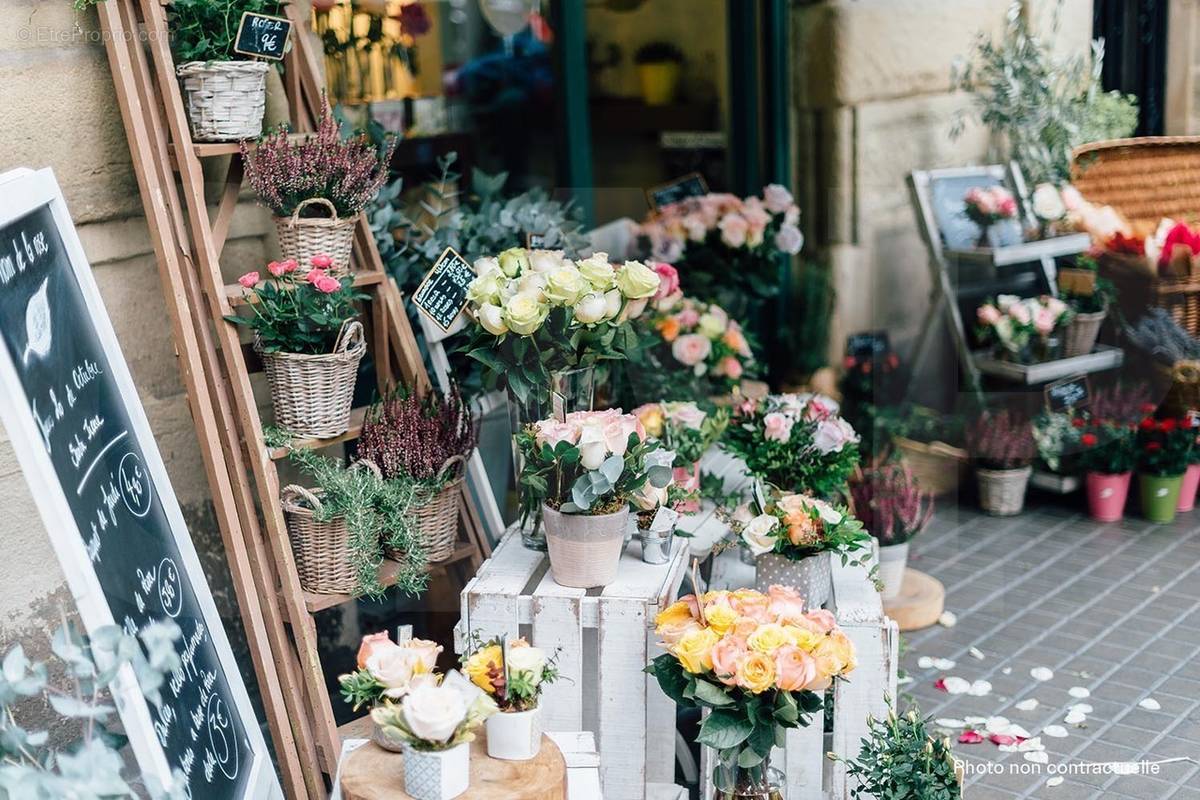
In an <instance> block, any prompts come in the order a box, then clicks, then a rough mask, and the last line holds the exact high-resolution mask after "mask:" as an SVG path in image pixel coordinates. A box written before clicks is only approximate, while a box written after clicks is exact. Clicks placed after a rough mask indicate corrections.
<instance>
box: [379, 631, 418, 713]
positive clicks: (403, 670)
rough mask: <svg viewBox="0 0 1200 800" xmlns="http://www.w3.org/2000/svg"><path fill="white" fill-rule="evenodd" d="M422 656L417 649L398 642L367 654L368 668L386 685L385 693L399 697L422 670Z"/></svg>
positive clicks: (406, 691)
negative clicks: (408, 647)
mask: <svg viewBox="0 0 1200 800" xmlns="http://www.w3.org/2000/svg"><path fill="white" fill-rule="evenodd" d="M421 667H422V662H421V657H420V655H419V654H418V652H417V651H416V650H409V649H407V648H404V647H401V646H400V645H398V644H391V645H390V646H387V647H383V646H380V647H376V648H375V650H374V651H373V652H372V653H371V655H369V656H367V663H366V670H367V672H369V673H371V677H373V678H374V679H375V680H377V681H379V682H380V683H381V684H382V685H383V686H384V692H383V693H384V695H385V696H387V697H390V698H392V699H393V700H395V699H399V698H401V697H403V696H404V695H405V694H407V693H408V690H409V689H410V688H412V680H413V678H414V677H415V676H416V675H417V674H418V671H419V670H421Z"/></svg>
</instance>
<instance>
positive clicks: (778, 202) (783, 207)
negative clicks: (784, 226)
mask: <svg viewBox="0 0 1200 800" xmlns="http://www.w3.org/2000/svg"><path fill="white" fill-rule="evenodd" d="M792 202H793V201H792V193H791V192H789V191H788V190H787V189H786V188H785V187H783V186H780V185H779V184H778V183H772V184H770V185H768V186H767V187H766V188H765V189H763V205H764V206H766V207H767V210H768V211H770V212H771V213H772V214H782V213H784V212H785V211H787V210H788V208H790V207H791V205H792Z"/></svg>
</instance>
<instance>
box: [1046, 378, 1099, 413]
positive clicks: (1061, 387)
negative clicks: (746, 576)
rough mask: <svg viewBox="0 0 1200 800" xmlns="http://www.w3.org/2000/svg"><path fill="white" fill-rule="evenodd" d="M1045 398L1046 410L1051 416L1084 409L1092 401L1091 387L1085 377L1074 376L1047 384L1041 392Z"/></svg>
mask: <svg viewBox="0 0 1200 800" xmlns="http://www.w3.org/2000/svg"><path fill="white" fill-rule="evenodd" d="M1042 391H1043V395H1044V396H1045V398H1046V410H1047V411H1049V412H1050V413H1051V414H1055V413H1061V412H1063V411H1071V410H1073V409H1076V408H1086V407H1087V405H1088V403H1090V402H1091V399H1092V385H1091V383H1090V382H1089V381H1088V376H1087V375H1074V376H1072V377H1070V378H1063V379H1062V380H1058V381H1055V382H1054V383H1051V384H1047V385H1046V388H1045V389H1043V390H1042Z"/></svg>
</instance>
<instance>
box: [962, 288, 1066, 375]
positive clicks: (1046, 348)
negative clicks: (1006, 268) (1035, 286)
mask: <svg viewBox="0 0 1200 800" xmlns="http://www.w3.org/2000/svg"><path fill="white" fill-rule="evenodd" d="M975 316H976V319H977V320H978V321H979V328H978V334H979V339H980V341H981V342H982V343H983V344H985V345H987V346H989V347H992V348H993V350H994V351H995V353H996V356H997V357H998V358H1002V359H1005V360H1008V361H1016V362H1017V363H1021V364H1034V363H1038V362H1040V361H1050V360H1053V359H1055V358H1058V357H1059V356H1060V348H1061V345H1062V342H1061V340H1060V338H1059V336H1057V335H1056V334H1058V333H1059V331H1060V330H1061V329H1062V327H1063V326H1065V325H1067V324H1068V323H1069V322H1070V321H1071V318H1072V317H1073V316H1074V312H1073V311H1071V308H1070V306H1068V305H1067V304H1066V303H1064V302H1063V301H1062V300H1059V299H1058V298H1057V297H1050V296H1049V295H1042V296H1041V297H1037V298H1027V299H1025V300H1022V299H1021V298H1019V297H1017V296H1016V295H1011V294H1002V295H1000V296H999V297H997V298H996V302H995V303H990V302H989V303H984V304H983V305H982V306H980V307H979V309H978V310H977V311H976V312H975Z"/></svg>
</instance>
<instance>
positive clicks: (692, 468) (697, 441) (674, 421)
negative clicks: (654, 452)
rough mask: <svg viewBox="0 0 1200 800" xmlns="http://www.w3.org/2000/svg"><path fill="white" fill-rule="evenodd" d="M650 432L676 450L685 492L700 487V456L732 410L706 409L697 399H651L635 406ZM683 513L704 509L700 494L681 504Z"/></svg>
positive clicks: (677, 468)
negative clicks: (661, 400) (670, 400)
mask: <svg viewBox="0 0 1200 800" xmlns="http://www.w3.org/2000/svg"><path fill="white" fill-rule="evenodd" d="M633 414H634V416H636V417H637V418H638V420H640V421H641V423H642V427H643V428H645V430H646V434H647V435H648V436H651V437H653V438H655V439H658V440H660V441H661V442H662V444H663V446H664V447H665V448H667V449H668V450H671V451H672V452H674V453H675V462H674V464H673V466H674V469H675V476H674V477H675V485H676V486H678V487H679V488H680V489H681V490H683V491H685V492H699V491H700V459H701V458H702V457H703V456H704V454H705V453H706V452H708V450H709V448H711V447H712V446H713V445H715V444H716V443H717V441H718V440H719V439H720V438H721V435H722V434H723V433H724V432H725V428H726V427H727V426H728V425H729V410H728V409H726V408H715V409H714V410H712V411H711V412H710V411H706V410H704V409H703V408H701V407H700V406H699V405H697V404H696V403H693V402H666V403H647V404H645V405H643V406H639V407H638V408H635V409H634V410H633ZM677 508H678V510H679V511H680V512H681V513H684V514H694V513H695V512H697V511H699V510H700V501H699V498H698V497H697V498H696V499H695V500H694V501H693V502H692V503H690V504H688V505H686V506H681V507H677Z"/></svg>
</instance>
